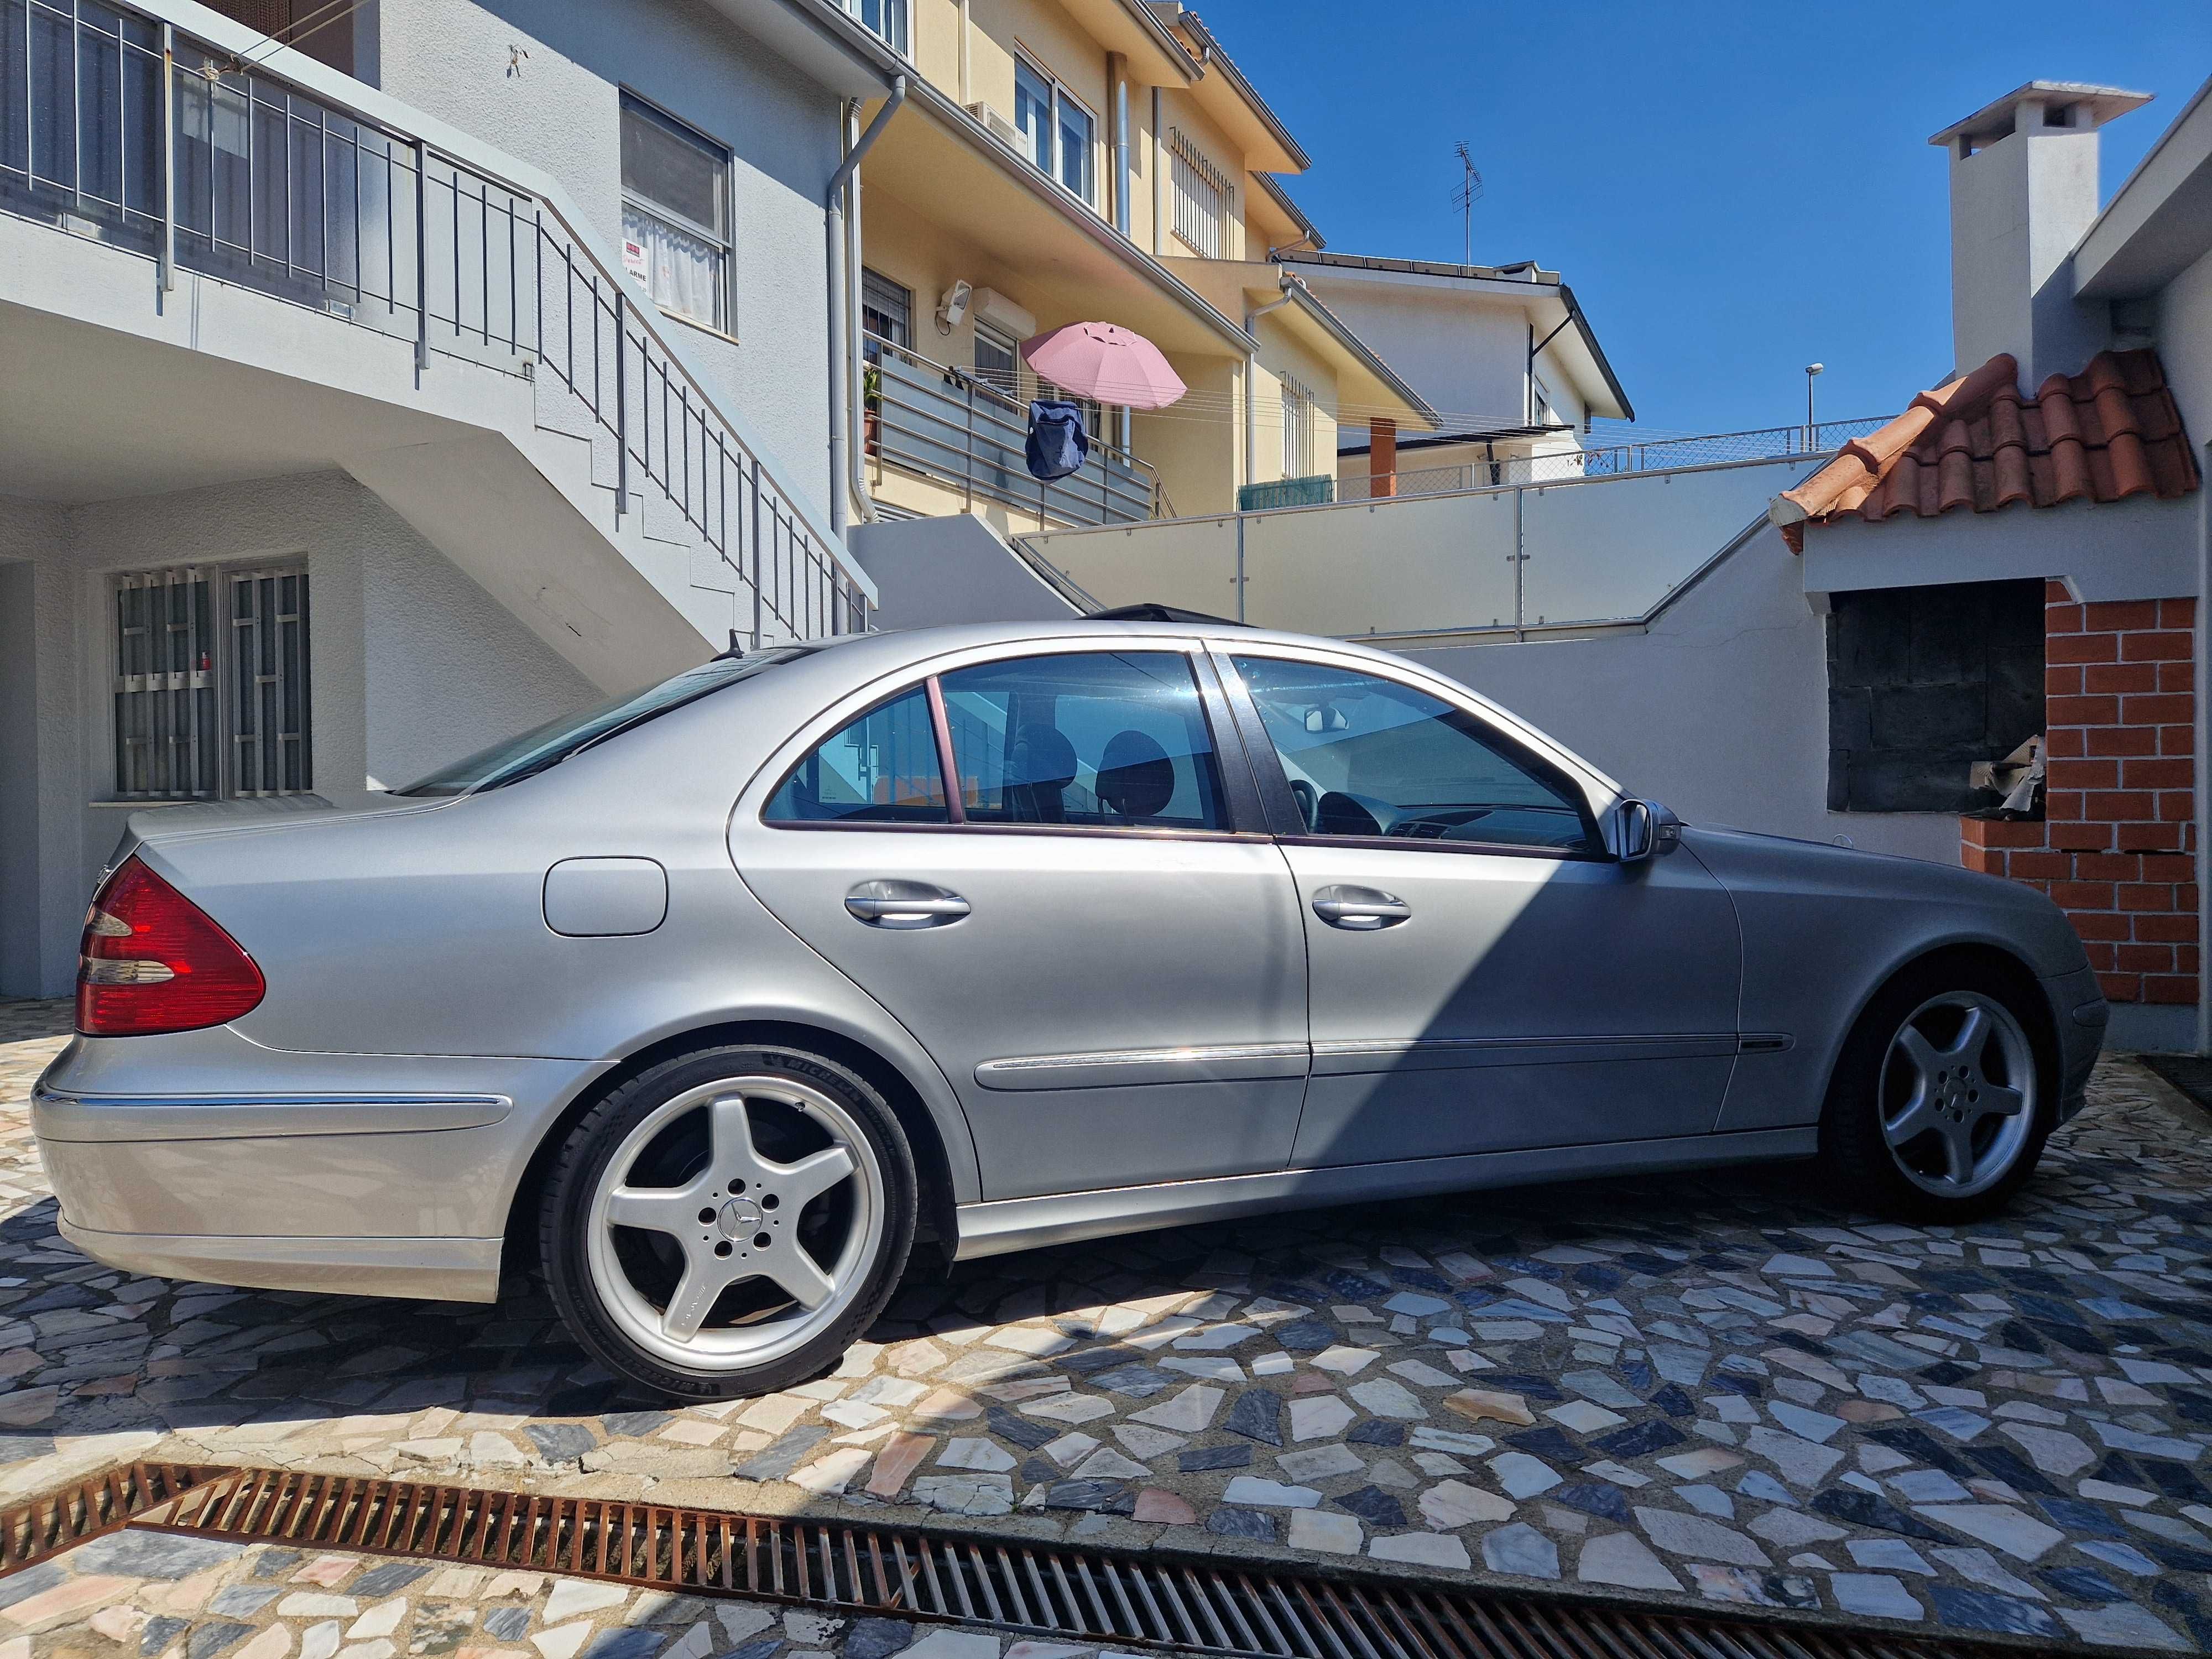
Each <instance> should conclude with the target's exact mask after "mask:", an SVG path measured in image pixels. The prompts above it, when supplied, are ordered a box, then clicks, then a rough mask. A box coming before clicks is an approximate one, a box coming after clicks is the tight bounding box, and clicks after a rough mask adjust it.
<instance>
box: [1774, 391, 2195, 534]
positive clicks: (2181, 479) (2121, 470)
mask: <svg viewBox="0 0 2212 1659" xmlns="http://www.w3.org/2000/svg"><path fill="white" fill-rule="evenodd" d="M2019 373H2020V366H2019V365H2018V364H2017V363H2015V362H2014V361H2013V359H2012V358H2011V356H2008V355H2007V354H2004V353H1999V354H1998V355H1997V356H1995V357H1992V358H1990V360H1989V362H1986V363H1984V364H1983V365H1982V366H1981V367H1980V368H1978V369H1976V370H1975V371H1974V372H1973V373H1972V374H1969V375H1966V377H1964V378H1963V379H1961V380H1954V381H1952V382H1951V383H1950V384H1949V385H1948V386H1938V387H1937V388H1936V390H1934V391H1932V392H1922V393H1921V394H1920V395H1919V396H1918V397H1917V398H1914V399H1913V400H1912V404H1911V407H1910V408H1908V409H1907V410H1905V413H1904V414H1902V415H1900V416H1898V417H1897V418H1896V419H1895V420H1893V421H1892V422H1889V424H1888V425H1887V426H1885V427H1882V428H1881V429H1880V430H1878V431H1875V432H1871V433H1869V434H1868V435H1866V436H1865V437H1863V438H1854V439H1852V440H1851V441H1850V442H1849V443H1847V444H1845V445H1844V447H1843V451H1842V453H1839V454H1838V456H1837V457H1836V459H1834V460H1832V461H1830V462H1829V463H1828V464H1827V465H1826V466H1824V467H1822V468H1821V469H1820V471H1818V472H1815V473H1814V475H1813V476H1812V477H1809V478H1808V479H1806V480H1805V482H1804V483H1801V484H1799V485H1798V486H1797V487H1796V489H1791V490H1787V491H1784V493H1783V494H1782V495H1778V496H1777V497H1776V498H1775V501H1774V506H1773V509H1772V511H1771V513H1770V514H1769V516H1770V517H1771V518H1772V520H1774V522H1775V523H1776V524H1777V525H1778V526H1780V527H1781V530H1782V535H1783V539H1784V540H1785V541H1787V542H1788V543H1789V544H1790V548H1791V550H1793V551H1796V552H1799V553H1802V552H1803V551H1804V550H1805V526H1806V524H1807V523H1808V522H1810V523H1814V524H1825V523H1828V522H1831V521H1832V520H1837V519H1840V518H1843V517H1844V515H1845V514H1847V513H1856V514H1857V516H1858V517H1860V518H1862V519H1864V520H1866V521H1867V522H1868V523H1869V524H1878V523H1880V522H1881V520H1884V519H1889V518H1894V517H1895V516H1896V515H1897V514H1898V513H1916V514H1917V515H1918V516H1919V517H1921V518H1923V519H1933V518H1938V517H1941V516H1942V514H1943V513H1948V512H1950V511H1951V510H1952V509H1953V508H1954V507H1972V509H1973V510H1974V511H1975V512H1977V513H1994V512H1996V511H1997V509H1999V508H2000V507H2010V506H2011V505H2012V504H2013V503H2014V502H2015V501H2026V502H2027V503H2029V504H2030V505H2031V506H2033V507H2057V506H2058V505H2059V504H2060V503H2061V502H2063V501H2121V500H2124V498H2126V497H2127V496H2130V495H2155V496H2157V497H2159V498H2160V500H2171V499H2172V498H2173V497H2174V496H2177V495H2187V494H2189V492H2190V491H2191V490H2192V489H2196V488H2197V463H2196V461H2195V459H2193V458H2192V457H2191V454H2190V451H2189V440H2188V438H2187V436H2186V435H2185V434H2184V433H2183V431H2182V429H2181V411H2180V410H2179V409H2178V408H2177V407H2175V405H2174V401H2173V393H2172V392H2170V391H2169V390H2167V388H2166V370H2165V368H2163V367H2162V366H2161V365H2160V362H2159V360H2158V354H2157V353H2156V352H2155V351H2152V350H2149V349H2143V350H2138V351H2100V352H2099V353H2098V354H2097V355H2096V356H2094V357H2092V358H2091V359H2090V360H2089V364H2088V367H2087V368H2084V369H2083V370H2082V371H2081V373H2080V374H2075V375H2072V376H2068V375H2064V374H2053V375H2051V377H2050V378H2049V379H2048V380H2045V381H2044V383H2043V384H2042V386H2039V387H2038V388H2037V389H2036V392H2035V395H2034V397H2033V398H2026V397H2023V396H2022V395H2021V391H2020V387H2019V386H2018V384H2017V379H2016V377H2017V376H2018V374H2019Z"/></svg>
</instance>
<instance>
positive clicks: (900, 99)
mask: <svg viewBox="0 0 2212 1659" xmlns="http://www.w3.org/2000/svg"><path fill="white" fill-rule="evenodd" d="M906 94H907V81H906V76H903V75H902V76H896V77H895V78H894V79H893V80H892V82H891V90H890V97H888V98H886V99H885V100H884V106H883V107H882V108H881V109H879V110H878V111H877V112H876V118H875V119H874V120H872V121H871V122H869V123H868V130H867V131H866V132H863V133H862V134H861V135H860V139H859V141H858V142H857V143H854V145H853V146H852V147H851V148H850V149H848V150H847V151H846V152H845V159H844V160H843V161H841V162H839V163H838V164H837V170H836V172H835V173H831V174H830V175H829V189H828V190H827V191H824V192H823V204H822V205H823V209H824V224H825V228H826V231H827V234H828V238H829V529H830V532H831V533H832V534H833V535H836V536H837V537H838V538H841V539H842V538H843V536H844V534H845V532H846V530H847V529H848V527H849V526H850V524H851V520H852V501H851V497H852V494H853V489H852V483H853V479H854V477H855V476H856V474H857V472H858V463H857V462H856V461H855V460H854V453H855V452H856V451H857V449H858V448H859V446H857V445H855V444H854V442H853V441H852V438H853V428H854V422H856V420H857V419H858V414H857V410H856V408H855V405H856V404H858V402H859V401H860V400H859V398H858V397H857V395H856V393H857V391H858V387H859V382H860V350H859V347H858V342H857V341H856V340H855V339H854V332H855V326H854V316H853V297H852V296H853V288H854V283H856V282H857V281H858V280H859V276H858V269H859V258H858V255H857V252H854V254H853V256H852V257H849V258H848V251H847V249H848V244H847V239H846V233H847V230H848V228H849V224H848V218H847V213H846V201H845V195H846V190H847V187H848V185H857V184H858V179H856V177H855V175H856V174H857V173H859V172H860V162H861V161H862V160H863V158H865V157H866V155H867V153H868V151H869V150H870V149H872V148H874V146H875V142H876V140H877V139H878V138H880V137H882V136H883V131H884V127H885V126H886V125H888V124H889V123H890V118H891V117H892V116H894V115H896V114H897V113H898V108H899V106H900V105H901V104H903V103H904V102H906ZM847 119H848V118H847V117H845V116H844V115H843V114H842V113H841V114H840V117H839V124H840V125H841V126H842V125H844V124H845V122H846V120H847ZM843 136H844V134H843V133H842V132H841V133H840V134H839V137H841V138H842V137H843ZM858 193H859V192H858V191H857V189H855V190H854V195H855V196H857V195H858ZM854 206H855V207H856V208H857V206H858V204H857V202H856V203H855V204H854ZM864 498H865V497H864Z"/></svg>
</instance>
